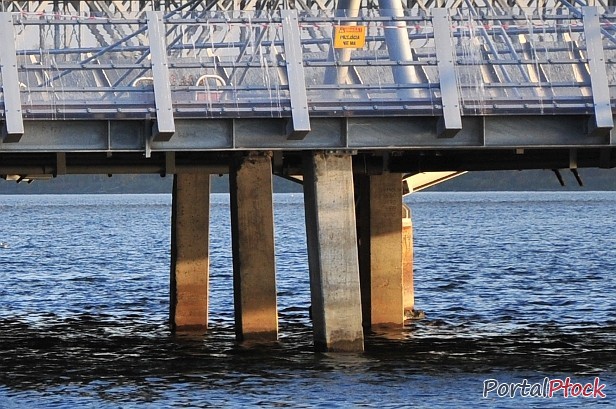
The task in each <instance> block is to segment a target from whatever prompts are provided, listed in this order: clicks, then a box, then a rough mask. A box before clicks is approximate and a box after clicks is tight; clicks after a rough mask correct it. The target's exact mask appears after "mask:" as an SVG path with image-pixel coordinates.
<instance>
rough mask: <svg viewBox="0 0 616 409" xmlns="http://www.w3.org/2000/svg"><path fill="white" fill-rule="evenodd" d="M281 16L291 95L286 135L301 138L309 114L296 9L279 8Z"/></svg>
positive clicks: (304, 131) (304, 132)
mask: <svg viewBox="0 0 616 409" xmlns="http://www.w3.org/2000/svg"><path fill="white" fill-rule="evenodd" d="M281 17H282V37H283V47H284V54H285V60H286V63H287V77H288V78H289V94H290V97H291V120H290V121H289V123H288V126H287V135H288V137H289V139H303V138H304V137H305V136H306V134H307V133H308V132H310V116H309V113H308V98H307V96H306V79H305V74H304V62H303V57H302V44H301V34H300V32H299V20H298V16H297V10H281Z"/></svg>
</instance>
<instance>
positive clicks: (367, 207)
mask: <svg viewBox="0 0 616 409" xmlns="http://www.w3.org/2000/svg"><path fill="white" fill-rule="evenodd" d="M358 182H359V184H360V187H359V196H360V204H359V211H358V223H359V225H360V229H359V232H360V241H359V248H360V273H361V286H362V307H363V309H362V312H363V317H364V327H365V328H370V327H375V326H402V325H403V324H404V304H403V294H404V290H403V285H402V283H403V278H402V276H403V258H402V246H403V240H402V239H403V235H402V218H401V215H402V175H401V174H399V173H384V174H382V175H376V176H360V177H359V178H358Z"/></svg>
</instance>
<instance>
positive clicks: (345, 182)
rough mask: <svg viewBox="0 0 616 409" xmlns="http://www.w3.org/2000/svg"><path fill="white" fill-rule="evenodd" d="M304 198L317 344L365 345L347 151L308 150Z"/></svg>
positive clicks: (348, 347) (330, 346)
mask: <svg viewBox="0 0 616 409" xmlns="http://www.w3.org/2000/svg"><path fill="white" fill-rule="evenodd" d="M304 204H305V209H306V235H307V239H308V264H309V268H310V292H311V299H312V320H313V331H314V343H315V347H316V348H317V349H321V350H327V351H341V352H347V351H348V352H358V351H363V349H364V334H363V328H362V318H361V295H360V285H359V262H358V255H357V234H356V226H355V201H354V188H353V166H352V161H351V155H349V154H345V153H324V152H311V153H307V154H306V156H305V157H304Z"/></svg>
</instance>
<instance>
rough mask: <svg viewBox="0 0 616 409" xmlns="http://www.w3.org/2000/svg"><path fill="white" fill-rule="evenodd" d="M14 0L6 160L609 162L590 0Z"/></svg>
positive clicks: (604, 61)
mask: <svg viewBox="0 0 616 409" xmlns="http://www.w3.org/2000/svg"><path fill="white" fill-rule="evenodd" d="M18 3H19V2H10V5H11V6H12V7H8V6H6V5H5V4H9V2H3V5H4V10H5V12H4V13H0V14H1V15H2V16H3V17H2V18H0V30H2V33H4V35H12V36H14V38H15V41H14V44H15V50H14V52H12V51H11V52H8V53H7V52H4V51H3V55H2V57H0V63H1V64H0V65H1V66H2V71H1V73H0V85H1V86H2V91H1V92H0V122H2V125H3V140H2V142H1V143H0V155H2V156H1V157H2V158H4V161H7V160H9V159H7V158H10V157H11V156H14V157H20V156H19V155H22V157H24V158H25V157H30V158H35V157H39V155H43V154H45V153H67V154H71V153H74V154H80V155H83V154H88V153H92V154H95V153H105V154H106V155H111V154H120V153H121V154H124V155H131V154H132V155H133V156H134V157H138V156H139V155H143V154H144V153H145V156H146V157H149V156H152V155H156V154H157V153H161V154H164V153H166V152H175V153H182V152H183V153H186V154H187V155H188V154H190V153H191V152H192V153H195V157H197V156H198V155H200V154H201V153H202V152H219V153H221V154H230V153H232V152H234V151H242V150H273V151H281V152H288V153H290V154H291V157H292V154H293V152H297V151H302V150H352V151H359V152H365V153H367V154H369V155H370V154H374V153H375V152H381V153H382V152H388V154H389V153H391V154H393V155H394V156H395V155H402V156H404V155H411V156H412V155H415V154H417V153H421V152H423V154H425V155H427V156H433V157H438V155H437V154H436V153H437V152H439V151H442V150H444V151H447V152H448V153H447V155H454V154H453V153H451V152H450V151H458V153H456V154H455V155H458V156H459V157H460V158H461V157H462V156H463V155H465V154H467V153H468V152H481V151H487V152H492V153H493V154H494V152H497V151H498V152H506V154H507V155H508V154H509V153H510V152H511V151H512V150H513V151H516V152H521V150H523V149H526V150H529V149H530V150H536V151H542V150H543V151H544V152H546V153H547V152H548V151H549V150H552V151H558V152H571V151H572V150H575V151H576V152H577V151H579V152H582V151H588V152H592V154H589V155H588V156H589V158H590V157H592V158H593V159H592V160H590V159H589V160H588V162H587V163H588V166H613V164H612V162H611V156H612V155H613V152H612V151H613V149H614V147H616V135H615V134H614V131H613V123H614V120H613V115H614V113H616V14H613V13H612V12H611V11H610V10H604V9H603V8H595V7H577V6H576V7H574V6H572V5H570V4H569V3H567V2H560V3H559V5H560V7H559V8H558V9H557V10H550V9H548V8H545V9H544V8H535V9H533V10H524V9H520V8H518V7H514V8H503V7H502V6H498V7H496V6H495V5H492V6H490V7H487V8H475V7H466V8H457V9H456V8H455V7H451V9H450V10H447V11H444V10H443V9H440V10H439V9H430V10H428V9H426V10H423V9H422V7H420V6H418V4H419V3H416V4H415V3H414V6H415V8H413V9H402V8H400V9H399V10H379V9H378V7H377V8H365V9H361V10H355V11H350V10H336V9H330V10H327V9H324V8H322V7H317V6H315V4H317V3H310V4H312V5H313V6H314V8H312V9H310V8H308V9H304V10H300V11H299V12H298V11H297V10H247V9H246V10H241V11H238V10H235V11H213V10H212V7H210V8H208V7H205V6H204V5H205V3H203V4H202V6H203V7H201V8H198V7H197V8H196V7H192V8H186V7H185V8H182V7H180V8H178V9H176V10H168V11H166V12H164V13H163V12H158V11H154V12H153V11H145V10H144V9H143V8H139V7H136V6H135V5H134V4H133V3H135V2H116V3H111V2H67V3H62V4H63V5H64V6H63V7H64V8H63V9H58V8H57V7H56V6H55V7H56V8H51V7H52V2H31V3H37V4H38V8H34V6H30V7H31V8H28V7H22V8H21V9H18V7H17V6H16V5H18ZM22 3H25V2H22ZM45 3H47V4H45ZM82 3H83V4H84V5H85V4H86V3H87V6H88V7H87V8H84V9H81V8H79V7H77V8H75V4H82ZM476 3H477V2H470V3H469V2H467V5H472V4H476ZM70 4H72V6H71V5H70ZM208 4H209V3H208ZM422 4H423V3H422ZM22 6H25V5H22ZM95 6H96V7H95ZM142 6H143V5H142ZM71 7H73V8H71ZM349 27H360V28H361V29H360V30H359V31H360V34H359V41H360V42H363V41H364V40H365V44H360V45H355V46H353V47H352V48H346V47H347V46H348V44H346V45H341V44H340V41H342V40H343V39H344V38H343V37H340V36H341V34H340V32H341V31H340V30H342V31H344V30H345V29H348V28H349ZM345 38H346V37H345ZM336 39H338V42H337V41H335V40H336ZM355 40H356V39H355ZM355 40H353V41H355ZM405 152H406V153H405ZM597 152H602V153H601V154H598V153H597ZM28 155H29V156H28ZM494 155H496V154H494ZM556 156H558V157H560V153H559V154H558V155H556ZM565 156H567V157H568V156H570V154H569V153H567V154H566V155H565ZM582 156H584V155H583V154H581V155H580V157H582ZM446 157H447V156H446ZM448 158H449V159H452V158H453V156H451V157H448ZM452 160H453V159H452ZM550 161H551V159H549V158H547V157H546V160H545V162H546V163H544V164H541V163H537V164H536V167H544V165H547V164H548V162H550ZM454 162H455V161H454ZM462 162H466V161H457V162H456V163H462ZM523 162H524V161H522V162H519V163H517V164H514V163H513V162H508V161H505V162H504V163H511V167H514V166H517V167H522V168H526V167H527V166H528V165H527V164H524V163H523ZM5 163H8V162H5ZM426 163H427V162H426ZM487 163H491V164H492V165H491V166H492V167H497V166H499V165H498V164H497V163H494V162H493V161H488V162H487ZM0 166H1V164H0ZM7 166H8V165H7ZM468 166H470V165H468ZM433 167H435V168H438V167H441V165H434V166H433ZM475 167H481V166H479V165H475Z"/></svg>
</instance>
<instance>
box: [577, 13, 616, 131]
mask: <svg viewBox="0 0 616 409" xmlns="http://www.w3.org/2000/svg"><path fill="white" fill-rule="evenodd" d="M582 12H583V16H582V21H583V24H584V38H585V39H586V54H587V57H588V70H589V73H590V88H591V90H592V99H593V103H594V106H595V115H594V116H593V117H591V118H590V121H589V122H588V134H589V135H590V136H601V135H608V134H609V132H610V130H611V129H612V128H613V127H614V119H613V117H612V106H611V102H610V88H609V84H608V79H607V71H606V68H605V53H604V52H603V43H602V36H601V25H600V22H599V11H598V10H597V8H596V7H582Z"/></svg>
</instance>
